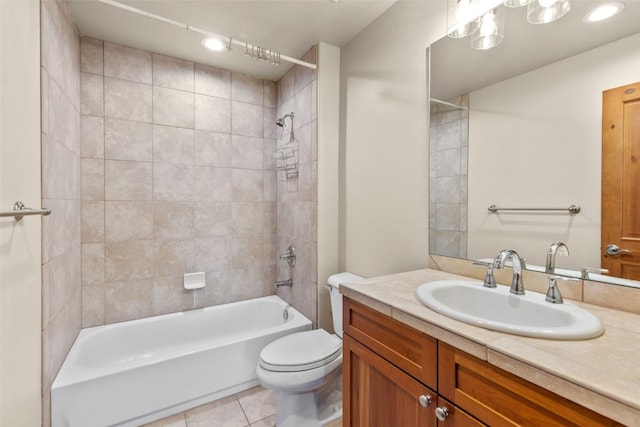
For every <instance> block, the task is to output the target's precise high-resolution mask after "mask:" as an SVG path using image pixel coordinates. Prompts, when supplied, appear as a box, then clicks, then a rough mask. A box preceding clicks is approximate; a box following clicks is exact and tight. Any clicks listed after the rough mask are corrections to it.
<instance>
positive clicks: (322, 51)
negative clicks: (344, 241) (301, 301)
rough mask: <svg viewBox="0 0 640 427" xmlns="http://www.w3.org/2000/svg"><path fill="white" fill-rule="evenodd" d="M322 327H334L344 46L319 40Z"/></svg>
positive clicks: (319, 234)
mask: <svg viewBox="0 0 640 427" xmlns="http://www.w3.org/2000/svg"><path fill="white" fill-rule="evenodd" d="M317 94H318V96H317V98H318V99H317V103H318V144H317V146H318V283H317V285H318V287H317V292H318V299H317V301H318V327H320V328H323V329H327V330H332V329H333V326H332V322H331V319H332V318H331V306H330V303H329V292H328V291H327V289H326V287H325V286H324V285H325V283H327V279H328V278H329V276H330V275H332V274H335V273H337V272H338V269H339V256H338V251H337V250H336V249H337V248H338V242H339V208H338V206H339V182H338V173H337V171H338V159H339V142H340V141H339V138H340V133H339V121H340V115H339V112H338V110H339V109H338V105H339V103H340V49H339V48H337V47H335V46H331V45H329V44H326V43H318V91H317Z"/></svg>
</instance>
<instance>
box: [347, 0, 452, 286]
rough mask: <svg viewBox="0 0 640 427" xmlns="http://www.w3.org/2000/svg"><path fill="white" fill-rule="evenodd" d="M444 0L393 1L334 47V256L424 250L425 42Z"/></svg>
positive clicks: (367, 257) (380, 258)
mask: <svg viewBox="0 0 640 427" xmlns="http://www.w3.org/2000/svg"><path fill="white" fill-rule="evenodd" d="M445 19H446V2H444V1H399V2H397V3H396V4H394V5H393V6H392V7H391V8H389V9H388V10H387V12H385V13H384V14H383V15H382V16H381V17H380V18H378V19H377V20H376V21H375V22H373V23H372V24H371V25H369V26H368V27H367V28H366V29H365V30H364V31H362V32H361V33H360V34H359V35H358V36H356V37H355V38H354V39H353V40H352V41H351V42H350V43H349V44H348V45H347V46H345V47H343V49H342V55H341V156H342V159H341V161H342V162H343V163H342V165H341V166H342V168H341V169H343V172H342V175H341V188H340V189H341V212H340V215H341V229H340V233H341V235H340V238H341V241H340V266H341V268H342V269H344V270H348V271H351V272H353V273H356V274H360V275H363V276H374V275H381V274H388V273H394V272H399V271H407V270H411V269H417V268H424V267H426V265H427V253H428V167H427V166H428V154H429V148H428V117H427V116H428V103H427V73H426V48H427V47H428V46H429V44H431V43H433V42H434V41H436V40H437V39H439V38H440V37H442V36H443V35H444V28H445Z"/></svg>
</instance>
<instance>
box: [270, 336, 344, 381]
mask: <svg viewBox="0 0 640 427" xmlns="http://www.w3.org/2000/svg"><path fill="white" fill-rule="evenodd" d="M341 354H342V340H341V339H340V338H338V337H337V336H336V335H332V334H329V333H328V332H327V331H325V330H324V329H316V330H313V331H305V332H298V333H295V334H291V335H287V336H285V337H282V338H279V339H277V340H276V341H274V342H272V343H271V344H268V345H267V346H266V347H265V348H264V349H262V351H261V352H260V362H259V364H260V366H261V367H262V368H263V369H266V370H268V371H274V372H299V371H306V370H310V369H315V368H318V367H321V366H324V365H327V364H329V363H331V362H332V361H333V360H335V359H337V358H338V357H339V356H340V355H341Z"/></svg>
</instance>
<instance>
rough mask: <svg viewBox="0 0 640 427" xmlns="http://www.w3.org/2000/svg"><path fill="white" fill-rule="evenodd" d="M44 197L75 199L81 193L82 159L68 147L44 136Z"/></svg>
mask: <svg viewBox="0 0 640 427" xmlns="http://www.w3.org/2000/svg"><path fill="white" fill-rule="evenodd" d="M42 150H43V153H44V155H43V158H42V173H43V176H45V177H46V179H43V182H42V195H43V197H45V198H60V199H71V198H74V197H75V196H76V195H77V194H79V191H80V173H81V166H80V158H79V157H78V155H77V154H76V153H73V152H71V151H70V150H69V149H68V148H67V147H65V146H64V145H62V144H59V143H57V142H56V141H55V140H52V139H51V138H49V137H48V136H47V135H43V136H42Z"/></svg>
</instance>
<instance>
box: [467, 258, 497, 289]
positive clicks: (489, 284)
mask: <svg viewBox="0 0 640 427" xmlns="http://www.w3.org/2000/svg"><path fill="white" fill-rule="evenodd" d="M473 265H480V266H483V267H487V274H485V275H484V281H483V283H482V285H483V286H484V287H486V288H495V287H497V285H496V278H495V277H494V276H493V263H492V262H485V261H473Z"/></svg>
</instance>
